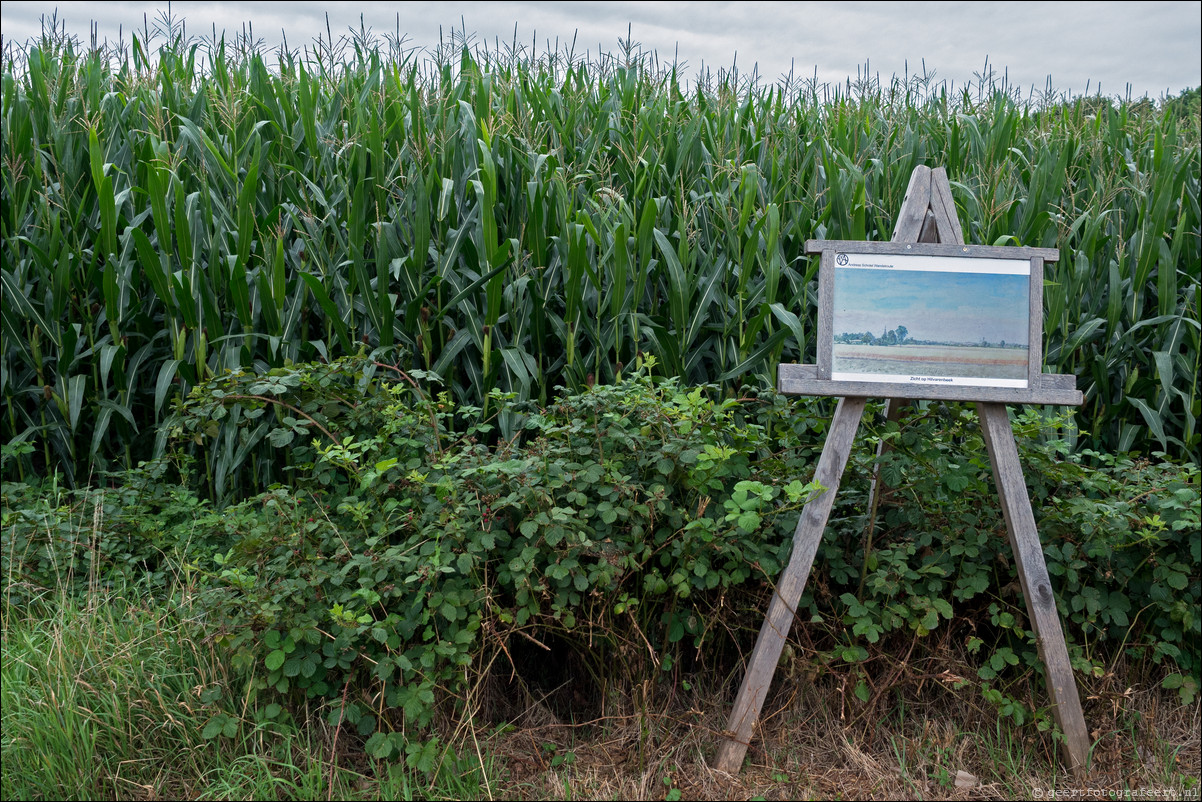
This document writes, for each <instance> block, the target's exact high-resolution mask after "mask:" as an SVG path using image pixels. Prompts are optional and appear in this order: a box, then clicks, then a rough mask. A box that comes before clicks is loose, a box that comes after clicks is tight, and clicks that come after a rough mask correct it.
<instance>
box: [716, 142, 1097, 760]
mask: <svg viewBox="0 0 1202 802" xmlns="http://www.w3.org/2000/svg"><path fill="white" fill-rule="evenodd" d="M893 242H895V243H941V244H958V245H963V244H964V235H963V233H962V232H961V229H960V223H959V221H958V220H957V217H956V213H955V205H954V204H953V202H952V197H951V186H950V184H949V183H948V180H947V173H946V171H945V170H944V169H943V168H942V167H940V168H936V169H934V170H932V169H931V168H928V167H923V166H919V167H916V168H915V169H914V172H913V174H912V175H911V176H910V184H909V186H908V188H907V190H906V199H905V201H904V203H903V204H902V208H901V212H900V213H899V215H898V220H897V226H896V228H895V230H894V233H893ZM807 249H810V244H809V243H807ZM916 250H917V248H916ZM1041 258H1047V259H1048V261H1051V260H1053V259H1054V258H1056V254H1055V252H1046V253H1042V252H1041ZM1036 261H1037V263H1038V264H1039V265H1040V271H1042V262H1041V261H1038V260H1036ZM1032 287H1033V290H1034V289H1039V290H1040V291H1039V292H1037V293H1036V292H1033V293H1032V300H1031V306H1032V314H1038V315H1042V291H1041V288H1042V275H1039V276H1035V275H1034V274H1033V275H1032ZM1037 303H1038V304H1039V308H1038V309H1036V304H1037ZM823 313H824V312H823V311H822V310H820V314H823ZM826 313H827V314H829V310H827V311H826ZM1031 347H1038V344H1037V343H1035V342H1032V343H1031ZM820 361H821V360H820ZM826 368H827V371H828V373H827V376H828V377H829V364H828V365H827V366H826ZM1034 370H1035V369H1034V368H1032V371H1033V375H1032V376H1031V382H1030V383H1029V387H1028V388H1027V389H1026V390H1024V391H1023V392H1022V394H1021V398H1019V396H1018V395H1017V394H1016V395H1015V396H1014V398H1015V400H1016V401H1018V400H1021V401H1022V402H1024V403H1037V404H1061V405H1078V406H1079V405H1080V404H1081V403H1082V399H1081V393H1080V392H1079V391H1077V390H1076V381H1075V377H1073V376H1054V375H1049V374H1038V375H1034ZM819 377H820V366H816V365H781V366H780V370H779V376H778V389H779V390H780V392H782V393H785V394H789V395H834V394H836V393H833V392H827V391H825V388H824V387H823V382H822V381H821V380H820V378H819ZM839 385H840V387H839V389H840V392H839V393H838V395H840V396H841V397H840V399H839V403H838V406H837V407H836V409H835V415H834V419H833V420H832V421H831V425H830V429H829V430H828V432H827V437H826V443H825V444H824V445H823V448H822V456H821V457H820V458H819V460H818V467H817V470H816V471H815V473H814V480H815V481H816V482H818V483H819V484H821V485H822V486H823V487H825V488H827V490H826V491H824V492H823V493H822V494H821V495H820V496H818V497H817V498H815V499H814V500H812V501H810V502H809V503H808V504H807V505H806V506H805V509H803V510H802V513H801V519H800V520H799V521H798V523H797V529H796V531H795V532H794V535H793V553H792V555H791V557H790V559H789V564H788V566H787V567H786V568H785V571H784V573H783V574H782V575H781V578H780V581H779V583H778V584H777V586H776V592H775V593H773V594H772V601H771V603H770V604H769V607H768V614H767V615H766V616H765V618H764V623H763V626H762V627H761V628H760V634H759V638H758V639H757V640H756V644H755V649H754V650H753V651H752V653H751V660H750V661H749V663H748V666H747V673H746V675H745V676H744V678H743V685H742V687H741V688H740V689H739V694H738V696H737V697H736V699H735V703H734V708H733V709H732V711H731V714H730V718H729V719H728V721H727V725H726V730H725V731H724V733H723V739H722V742H721V744H720V745H719V747H718V754H717V759H716V764H717V765H716V768H718V769H719V770H720V771H724V772H727V773H730V774H733V773H736V772H738V770H739V769H740V767H741V766H742V763H743V756H744V755H745V754H746V752H747V747H748V745H749V743H750V741H751V737H752V733H753V730H754V728H755V724H756V722H757V721H758V719H759V715H760V710H761V709H762V707H763V705H764V700H765V698H766V696H767V693H768V689H769V686H770V685H771V683H772V676H773V674H774V673H775V671H776V666H777V662H778V661H779V659H780V653H781V649H782V647H783V646H784V643H785V638H786V637H787V636H788V633H789V628H790V627H791V626H792V624H793V616H794V614H795V613H796V610H797V602H798V600H799V599H800V598H801V594H802V591H803V590H804V589H805V584H806V580H807V579H808V577H809V574H810V568H811V566H812V565H813V562H814V555H815V554H816V553H817V551H818V544H819V542H820V541H821V540H822V532H823V530H824V529H825V528H826V522H827V519H828V518H829V516H830V512H831V507H832V505H833V504H834V500H835V494H836V493H837V492H838V489H839V480H840V478H841V477H842V475H843V469H844V467H845V466H846V465H847V459H848V455H849V454H850V453H851V446H852V441H853V440H854V439H855V435H856V430H857V429H858V428H859V425H860V418H861V416H862V414H863V412H864V405H865V401H866V398H865V397H864V396H866V395H869V394H873V395H882V394H885V393H883V392H882V388H883V386H878V387H876V388H874V387H873V386H872V385H869V384H864V385H856V386H850V389H851V390H852V391H854V394H853V393H849V392H846V391H847V390H848V389H849V383H847V382H841V383H839ZM874 389H875V392H873V390H874ZM887 389H888V390H893V389H895V388H893V387H892V386H889V388H887ZM964 389H965V390H966V391H968V392H966V393H965V396H964V399H963V400H976V401H977V412H978V414H979V416H980V420H981V429H982V430H983V432H984V436H985V446H986V448H987V449H988V451H989V458H990V461H991V463H992V466H993V478H994V482H995V484H996V485H997V489H998V496H999V498H1000V499H1001V504H1002V512H1003V515H1004V517H1005V519H1006V531H1007V532H1008V534H1009V537H1010V546H1011V548H1012V549H1013V550H1014V555H1015V558H1016V564H1017V568H1018V576H1019V580H1020V582H1021V584H1022V590H1023V597H1024V598H1025V600H1026V604H1027V614H1028V617H1029V618H1030V620H1031V623H1032V627H1033V628H1034V630H1035V637H1036V643H1037V646H1038V649H1039V655H1040V659H1041V660H1042V661H1043V664H1044V666H1045V669H1046V676H1047V680H1048V688H1049V690H1050V692H1051V697H1052V715H1053V717H1054V719H1055V721H1056V724H1057V726H1058V727H1059V728H1060V731H1061V732H1062V733H1064V742H1063V755H1064V758H1065V761H1066V762H1067V764H1068V766H1069V767H1070V768H1071V769H1072V771H1073V773H1074V775H1075V776H1076V777H1077V778H1078V779H1081V778H1082V777H1084V775H1085V767H1086V761H1087V758H1088V755H1089V747H1090V738H1089V731H1088V730H1087V729H1086V727H1085V717H1084V716H1083V715H1082V712H1081V701H1080V698H1079V696H1078V693H1077V683H1076V680H1075V679H1074V677H1073V670H1072V666H1071V665H1070V663H1069V659H1068V648H1067V645H1066V644H1065V640H1064V633H1063V631H1062V630H1061V628H1060V617H1059V614H1058V613H1057V610H1056V600H1055V598H1054V597H1053V595H1052V585H1051V583H1050V581H1049V579H1048V569H1047V564H1046V563H1045V562H1044V558H1043V550H1042V548H1041V546H1040V544H1039V533H1038V531H1037V530H1036V528H1035V516H1034V514H1033V513H1032V511H1031V501H1030V498H1029V496H1028V494H1027V486H1026V482H1025V480H1024V478H1023V472H1022V466H1021V465H1020V463H1019V459H1018V448H1017V446H1016V445H1015V441H1014V432H1013V430H1012V429H1011V427H1010V420H1009V418H1008V417H1007V414H1006V403H1007V399H1008V396H1007V394H1006V393H1005V392H1003V391H1001V390H998V391H994V388H964ZM861 391H862V393H863V394H862V395H861V394H860V393H861ZM908 403H909V401H908V400H907V399H905V398H901V397H898V396H897V395H893V397H890V398H889V401H888V407H887V411H888V415H889V417H890V418H891V419H896V417H897V416H898V414H899V413H900V410H901V408H902V407H903V406H905V405H907V404H908ZM882 447H883V446H882ZM879 453H880V452H879V451H878V454H879ZM880 485H881V483H880V480H879V476H877V475H876V474H875V472H874V476H873V488H872V499H871V501H870V506H871V508H873V509H875V506H876V504H877V501H878V499H879V494H880V491H881V487H880Z"/></svg>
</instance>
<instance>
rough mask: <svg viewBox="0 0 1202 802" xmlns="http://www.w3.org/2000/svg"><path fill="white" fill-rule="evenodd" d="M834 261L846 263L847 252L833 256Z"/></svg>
mask: <svg viewBox="0 0 1202 802" xmlns="http://www.w3.org/2000/svg"><path fill="white" fill-rule="evenodd" d="M835 261H836V262H838V263H839V264H841V265H845V264H847V254H845V253H841V254H839V255H838V256H836V257H835Z"/></svg>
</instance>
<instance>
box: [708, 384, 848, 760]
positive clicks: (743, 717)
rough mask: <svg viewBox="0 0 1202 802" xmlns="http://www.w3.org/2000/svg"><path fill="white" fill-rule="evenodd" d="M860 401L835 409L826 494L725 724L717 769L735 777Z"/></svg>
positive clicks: (823, 471) (823, 467)
mask: <svg viewBox="0 0 1202 802" xmlns="http://www.w3.org/2000/svg"><path fill="white" fill-rule="evenodd" d="M864 402H865V399H863V398H841V399H839V406H838V407H837V408H836V409H835V417H834V419H833V420H832V421H831V428H830V430H829V431H828V432H827V435H826V443H825V444H824V445H823V446H822V456H821V457H819V459H818V468H817V470H816V471H815V472H814V481H816V482H818V483H819V484H821V485H822V486H823V487H825V488H826V490H825V491H824V492H823V493H822V495H820V496H818V497H817V498H816V499H814V500H813V501H811V502H810V503H808V504H806V506H805V509H803V510H802V511H801V519H800V520H799V521H798V522H797V530H796V531H795V532H794V533H793V553H792V555H791V556H790V557H789V565H788V566H787V567H786V568H785V571H784V573H783V574H781V578H780V582H779V583H778V584H777V586H776V592H775V593H773V594H772V602H771V603H770V604H769V606H768V615H767V616H765V617H764V624H763V626H762V627H760V635H759V638H757V639H756V642H755V649H754V650H753V651H752V653H751V660H750V661H749V662H748V665H747V674H746V676H744V677H743V686H742V687H741V688H740V689H739V695H738V697H736V698H735V706H734V709H733V710H732V711H731V714H730V719H729V720H728V721H727V723H726V736H725V738H724V739H723V740H722V742H721V744H720V745H719V746H718V755H717V760H716V763H717V766H716V767H717V768H718V769H719V770H720V771H725V772H727V773H729V774H734V773H735V772H737V771H738V770H739V767H740V766H741V765H742V764H743V756H744V755H745V754H746V753H747V746H748V744H749V743H750V742H751V734H752V730H753V729H754V728H755V723H756V721H758V720H759V717H760V710H761V708H763V706H764V698H765V697H766V696H767V694H768V687H769V686H770V685H771V684H772V675H773V674H774V673H775V672H776V664H777V662H778V661H779V660H780V653H781V649H782V648H784V645H785V638H786V637H787V636H788V634H789V628H790V627H791V626H792V625H793V615H794V613H795V612H796V611H797V602H798V600H799V599H800V598H801V594H802V591H803V590H805V585H806V580H807V579H808V578H809V576H810V567H811V566H812V565H813V564H814V555H815V554H816V553H817V552H818V544H819V542H821V540H822V532H823V530H824V529H826V521H827V519H828V518H829V517H830V514H831V507H832V505H833V504H834V502H835V494H836V493H837V492H838V490H839V480H840V479H841V478H842V476H843V469H844V468H845V467H846V466H847V457H848V455H849V454H850V453H851V444H852V441H853V440H854V439H855V436H856V430H857V429H858V428H859V427H860V417H861V416H862V415H863V414H864Z"/></svg>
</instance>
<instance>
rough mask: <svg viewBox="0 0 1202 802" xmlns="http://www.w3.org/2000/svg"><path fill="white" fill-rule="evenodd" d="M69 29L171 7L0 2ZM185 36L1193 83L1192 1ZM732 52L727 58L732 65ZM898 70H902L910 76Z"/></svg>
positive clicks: (239, 20)
mask: <svg viewBox="0 0 1202 802" xmlns="http://www.w3.org/2000/svg"><path fill="white" fill-rule="evenodd" d="M56 8H57V10H58V16H59V19H60V20H65V22H66V25H67V30H68V32H70V33H74V34H76V35H78V36H80V37H81V38H82V39H83V40H84V41H85V42H86V41H87V39H88V33H89V24H90V23H91V22H92V21H93V20H94V21H95V22H96V23H97V26H98V32H99V35H100V37H101V38H102V39H103V38H105V37H108V38H110V39H113V40H115V39H116V38H117V32H118V26H122V25H123V26H124V29H125V32H126V37H127V38H128V32H129V30H130V29H131V28H138V29H140V28H141V27H142V24H143V17H144V15H145V16H146V17H147V18H148V19H149V21H150V22H151V24H152V25H153V23H154V21H155V19H156V18H157V17H158V16H159V14H160V12H161V11H164V10H166V8H167V6H166V3H145V2H118V1H117V0H106V1H105V2H83V3H80V2H59V3H54V2H17V0H5V2H4V3H3V4H2V5H0V27H2V29H3V37H4V40H5V41H6V42H9V41H18V42H24V41H25V40H26V39H28V38H29V37H30V36H34V35H36V34H38V32H39V31H40V21H39V20H40V18H41V17H42V16H43V15H45V16H47V17H49V15H50V14H52V13H53V12H54V11H55V9H56ZM171 10H172V12H173V13H174V14H175V15H176V16H177V17H178V16H182V17H183V18H184V19H185V20H186V21H187V30H188V33H189V34H196V35H209V34H210V33H211V31H212V26H213V25H214V24H216V26H217V29H218V30H219V31H220V30H222V29H225V30H227V31H229V32H231V33H233V32H237V31H240V30H241V29H242V25H243V23H244V22H250V23H252V24H253V26H254V33H255V36H256V37H257V38H261V39H263V40H264V43H265V44H266V45H267V46H269V47H270V46H275V45H277V44H279V42H280V41H281V31H283V32H284V33H286V34H287V37H288V43H289V45H290V46H292V47H293V48H296V47H299V46H300V45H302V44H306V43H309V42H311V41H312V40H313V39H314V38H316V37H317V36H318V35H319V34H324V32H325V29H326V14H327V12H328V14H329V21H330V26H331V28H332V30H333V32H334V34H335V36H338V35H340V34H343V33H346V31H347V28H348V27H349V26H354V27H355V28H356V29H357V28H358V27H359V17H360V14H362V15H363V20H364V22H365V23H366V25H368V26H369V27H371V28H373V29H374V31H375V32H376V33H377V34H385V33H388V34H393V33H395V32H396V30H397V13H398V12H399V13H400V32H401V34H402V35H404V36H406V37H407V41H408V44H409V45H410V46H414V47H417V48H430V49H433V48H434V47H436V46H437V45H438V41H439V28H440V26H441V27H442V30H443V35H444V37H445V36H447V35H448V34H449V32H450V30H451V29H452V28H454V29H456V30H459V29H460V28H461V26H462V27H463V28H465V29H466V32H467V33H468V34H469V35H472V34H474V35H475V41H476V42H478V43H479V42H483V41H484V40H487V41H488V42H489V43H490V45H491V44H493V43H494V42H495V41H496V40H498V39H499V40H500V41H501V42H502V43H510V42H512V41H513V39H514V26H515V25H516V26H517V40H518V41H519V42H520V43H524V44H525V45H527V46H529V45H530V44H531V43H532V42H537V44H538V50H539V52H542V51H544V50H545V49H546V47H547V43H548V41H550V43H551V45H552V47H554V44H555V41H556V39H558V41H559V43H560V45H561V47H562V46H563V45H565V43H569V42H571V40H572V38H573V36H575V38H576V49H577V52H578V53H583V52H584V51H586V50H587V51H589V52H590V53H591V54H594V55H595V54H596V53H597V51H598V47H600V48H601V49H603V50H606V51H611V52H612V51H613V50H615V49H616V46H617V42H618V39H619V38H625V37H626V33H627V26H628V25H630V26H631V37H632V38H633V40H634V41H636V42H639V43H641V44H642V46H643V48H644V49H645V50H648V51H655V52H656V53H657V54H658V56H659V59H660V60H661V62H671V61H672V60H673V58H676V59H677V60H678V62H679V63H684V64H686V65H687V69H686V72H685V76H686V77H693V76H696V75H697V73H698V71H699V70H700V69H701V68H702V67H707V68H709V69H710V70H711V71H714V72H716V71H717V70H718V69H719V68H723V69H728V68H730V67H731V66H732V65H734V64H736V63H737V66H738V68H739V70H740V72H741V73H744V74H746V73H748V72H750V71H751V68H752V67H754V66H758V70H759V74H760V75H761V76H762V78H763V79H764V80H765V81H776V80H778V79H779V78H780V77H781V76H782V75H783V74H784V73H788V72H789V71H790V70H791V69H792V70H793V71H794V72H795V74H796V75H797V76H798V77H802V78H812V77H814V76H815V73H816V74H817V78H818V80H819V81H820V82H826V83H841V82H843V81H845V80H847V79H848V78H849V77H850V78H852V79H853V80H854V79H855V78H856V77H857V74H858V73H861V74H862V73H864V71H865V70H864V67H865V64H866V63H867V64H868V70H869V72H870V73H871V75H873V76H875V75H878V74H879V75H880V77H881V78H882V79H883V80H888V79H889V78H890V77H891V76H892V75H894V74H896V75H899V76H900V75H902V74H903V73H904V72H905V71H906V70H907V69H908V71H909V73H910V74H915V73H920V72H921V71H922V69H923V62H924V60H925V66H926V69H927V71H928V72H929V71H932V70H933V71H934V72H935V73H936V76H937V78H938V79H940V80H946V81H951V82H954V85H955V86H957V87H959V86H963V85H964V84H966V83H971V82H973V80H974V73H981V72H983V71H984V69H985V66H986V64H987V63H988V66H989V68H990V69H992V70H995V71H996V72H997V73H998V75H999V76H1000V75H1002V74H1006V75H1007V77H1008V79H1009V81H1010V84H1011V85H1012V86H1016V87H1019V88H1021V89H1022V90H1023V92H1024V93H1025V92H1027V91H1029V90H1031V89H1032V88H1034V89H1035V90H1036V91H1040V90H1043V89H1044V88H1045V87H1046V86H1047V84H1048V81H1049V77H1050V80H1051V85H1052V87H1053V89H1054V90H1056V91H1057V92H1058V93H1060V94H1072V95H1080V94H1085V93H1087V92H1088V93H1089V94H1094V93H1096V92H1097V91H1098V89H1099V86H1100V88H1101V92H1102V94H1104V95H1107V96H1110V97H1114V96H1120V97H1121V96H1126V95H1127V94H1128V92H1130V94H1131V96H1133V97H1142V96H1144V95H1147V96H1150V97H1153V98H1159V97H1162V96H1163V95H1165V94H1166V93H1168V94H1177V93H1179V92H1181V91H1182V90H1183V89H1186V88H1191V87H1196V86H1198V85H1199V84H1200V83H1202V2H1141V3H1131V2H1113V3H1112V2H1089V3H1079V2H1069V3H1053V2H1029V3H1023V2H1018V3H1016V2H991V3H982V2H972V3H915V2H905V3H901V2H859V3H834V2H828V3H785V2H779V3H771V2H746V1H745V2H730V3H725V2H720V3H702V2H698V3H669V2H610V3H599V2H575V3H573V2H554V3H542V2H458V3H446V2H420V3H395V2H389V3H371V2H355V3H337V2H250V3H235V2H175V3H172V4H171ZM736 55H737V61H736ZM907 64H908V67H907Z"/></svg>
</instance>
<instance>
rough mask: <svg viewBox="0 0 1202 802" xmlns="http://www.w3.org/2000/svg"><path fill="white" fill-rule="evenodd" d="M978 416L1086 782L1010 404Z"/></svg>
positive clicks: (1077, 709)
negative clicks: (1012, 425)
mask: <svg viewBox="0 0 1202 802" xmlns="http://www.w3.org/2000/svg"><path fill="white" fill-rule="evenodd" d="M977 412H978V414H979V415H980V418H981V429H982V431H983V432H984V434H985V446H986V448H988V449H989V459H990V461H991V462H992V464H993V480H994V482H995V483H996V484H997V489H998V497H999V498H1000V499H1001V502H1002V512H1003V514H1004V515H1005V517H1006V530H1007V532H1009V534H1010V546H1011V548H1012V549H1013V550H1014V557H1015V563H1016V565H1017V567H1018V578H1019V582H1021V584H1022V588H1023V597H1024V598H1025V599H1026V601H1027V615H1028V617H1029V618H1030V619H1031V626H1032V628H1033V629H1034V630H1035V642H1036V644H1037V645H1038V647H1039V656H1040V659H1042V660H1043V664H1044V667H1045V670H1046V676H1047V680H1048V689H1049V691H1050V692H1051V695H1052V716H1053V717H1054V718H1055V721H1056V725H1057V726H1059V727H1060V731H1061V732H1062V733H1064V757H1065V761H1066V762H1067V763H1068V765H1069V768H1071V769H1072V771H1073V774H1074V776H1076V777H1077V779H1082V778H1083V777H1084V776H1085V766H1086V760H1087V759H1088V756H1089V746H1090V739H1089V730H1088V729H1086V727H1085V716H1084V715H1083V714H1082V712H1081V699H1080V696H1079V695H1078V692H1077V681H1076V679H1075V678H1074V677H1073V669H1072V665H1071V664H1070V663H1069V660H1068V646H1067V645H1066V643H1065V640H1064V632H1063V630H1062V629H1061V628H1060V615H1059V613H1058V612H1057V611H1056V599H1055V598H1054V597H1053V596H1052V585H1051V582H1050V581H1049V580H1048V568H1047V563H1046V562H1045V561H1044V559H1043V548H1042V547H1041V546H1040V544H1039V532H1038V531H1037V530H1036V529H1035V516H1034V514H1033V513H1032V512H1031V499H1030V497H1029V496H1028V495H1027V484H1026V481H1025V480H1024V478H1023V471H1022V466H1021V465H1020V464H1019V461H1018V448H1017V446H1016V445H1015V443H1014V430H1013V429H1012V428H1011V427H1010V419H1009V418H1008V417H1007V416H1006V406H1005V404H986V403H979V404H977Z"/></svg>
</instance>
